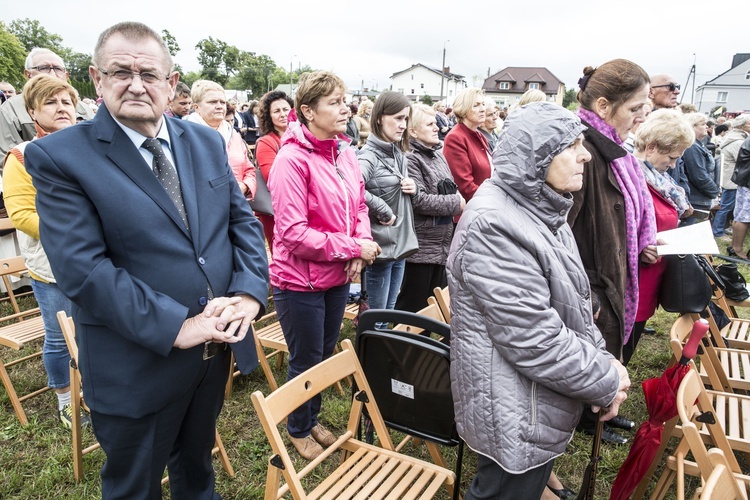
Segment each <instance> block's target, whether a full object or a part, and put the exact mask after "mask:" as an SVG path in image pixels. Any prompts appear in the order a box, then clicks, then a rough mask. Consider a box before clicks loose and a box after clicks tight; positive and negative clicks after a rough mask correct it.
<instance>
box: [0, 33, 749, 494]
mask: <svg viewBox="0 0 750 500" xmlns="http://www.w3.org/2000/svg"><path fill="white" fill-rule="evenodd" d="M90 74H91V78H92V80H93V81H94V83H95V85H96V89H97V94H98V97H99V100H98V101H97V102H96V103H95V104H94V106H95V107H96V109H95V107H93V106H91V105H89V104H86V103H83V102H82V101H81V100H80V99H79V98H78V95H77V93H76V91H75V89H73V88H72V87H71V86H70V85H69V84H68V83H66V80H67V72H66V69H65V65H64V63H63V61H62V59H61V58H60V57H59V56H58V55H57V54H54V53H53V52H51V51H49V50H46V49H34V50H32V51H31V52H30V53H29V55H28V58H27V60H26V69H25V75H26V77H27V78H28V82H27V83H26V84H25V86H24V87H23V91H22V92H20V93H19V94H18V95H14V94H15V90H14V89H13V88H12V86H9V85H8V84H7V83H6V82H0V90H2V92H3V94H4V95H5V96H6V97H7V98H8V100H7V102H5V103H4V104H3V105H2V106H0V150H2V151H3V153H8V152H9V154H8V155H7V156H6V159H5V161H4V165H3V172H2V174H3V185H2V191H3V195H4V201H5V206H6V208H7V211H8V215H9V217H10V219H11V221H12V222H13V224H14V225H15V227H16V228H17V229H18V235H19V236H18V237H19V243H20V248H21V254H22V256H23V258H24V260H25V261H26V264H27V267H28V269H29V271H30V273H31V277H32V284H33V287H34V292H35V295H36V298H37V301H38V302H39V306H40V309H41V312H42V315H43V318H44V324H45V329H46V337H45V344H44V358H43V359H44V364H45V368H46V370H47V374H48V383H49V386H50V387H52V388H53V389H55V392H57V394H58V403H59V405H58V414H59V418H60V419H61V421H62V422H63V423H64V424H65V425H67V426H70V421H71V416H70V412H71V410H70V389H69V385H70V382H69V379H68V372H67V364H68V362H69V357H68V355H67V348H66V346H65V343H64V341H63V339H62V334H61V333H60V331H59V326H57V321H56V318H55V314H56V312H57V311H58V310H65V311H66V312H68V313H69V314H71V315H72V316H73V317H74V319H75V322H76V330H77V335H78V341H79V344H80V346H81V350H80V358H81V359H80V367H81V371H82V375H83V381H84V393H85V398H86V401H87V404H88V405H89V407H90V409H91V420H92V421H93V424H94V432H95V433H96V436H97V439H98V440H99V442H100V443H101V444H102V447H103V448H104V451H105V453H106V454H107V462H106V464H105V466H104V468H103V470H102V492H103V495H104V496H105V497H112V498H114V497H125V496H128V497H129V496H139V495H143V496H148V495H149V494H155V492H156V491H160V490H158V488H159V484H160V480H161V475H162V473H163V470H164V468H165V466H166V467H167V468H168V470H169V475H170V481H171V484H172V492H173V496H177V497H179V496H180V495H181V494H184V495H187V496H191V497H192V496H194V494H195V493H196V492H203V493H206V494H208V496H210V494H212V492H213V488H214V481H213V470H212V467H211V463H210V451H211V448H212V447H213V439H214V426H215V422H216V418H217V416H218V414H219V412H220V410H221V406H222V397H223V391H222V387H223V383H224V379H225V378H226V374H227V373H228V363H229V350H228V349H229V348H231V349H232V351H233V352H234V355H235V358H236V360H237V363H238V367H239V369H240V370H241V371H242V372H243V373H247V372H249V371H250V370H252V369H254V367H255V366H256V365H257V355H258V354H259V353H256V352H255V348H254V344H253V342H252V339H250V338H248V337H247V333H248V329H249V326H250V322H251V321H252V320H254V319H255V318H258V317H260V315H261V314H262V312H263V311H264V310H265V307H266V300H267V297H268V286H269V283H270V286H271V287H272V297H273V303H274V307H275V309H276V311H277V313H278V318H279V323H280V325H281V328H282V330H283V333H284V337H285V339H286V342H287V345H288V349H289V372H288V379H289V380H291V379H292V378H294V377H295V376H297V375H298V374H300V373H302V372H304V371H305V370H307V369H309V368H310V367H312V366H314V365H316V364H317V363H320V362H321V361H322V360H324V359H326V358H327V357H329V356H331V355H332V353H333V350H334V348H335V345H336V342H337V340H338V338H339V334H340V325H341V321H342V318H343V315H344V309H345V307H346V304H347V300H348V299H349V291H350V284H351V283H352V282H355V281H361V285H362V287H363V289H366V291H367V294H368V296H369V305H370V307H373V308H378V309H393V308H396V309H400V310H407V311H412V312H416V311H419V310H420V309H421V308H423V307H424V306H425V305H426V303H427V298H428V297H429V296H430V295H431V294H432V290H433V289H434V288H435V287H445V286H448V287H449V291H450V298H451V312H452V322H451V328H452V334H451V356H452V365H451V379H452V387H453V393H454V398H455V410H456V423H457V428H458V432H459V434H460V435H461V437H462V438H463V439H464V440H465V441H466V443H467V444H468V445H469V447H470V448H471V449H472V450H474V451H475V452H477V453H478V455H479V462H478V467H477V474H476V476H475V477H474V479H473V481H472V482H471V486H470V488H469V490H468V492H467V493H466V497H465V498H469V499H475V498H514V499H525V498H528V499H538V498H550V497H551V498H556V497H558V496H559V497H561V498H570V497H572V496H574V493H573V492H572V491H571V490H570V489H568V488H566V487H564V486H563V485H562V484H561V483H560V482H559V480H557V478H556V476H555V475H554V472H553V468H554V462H555V459H556V457H558V456H560V455H561V454H562V453H564V452H565V447H566V445H567V443H568V442H569V440H570V438H571V436H572V434H573V432H574V431H575V429H576V428H578V429H579V430H581V431H583V432H586V433H593V429H594V426H595V423H596V420H597V418H600V419H602V420H606V421H607V422H608V423H607V425H606V428H605V431H604V434H603V439H604V440H605V441H606V442H609V443H615V444H623V443H625V442H627V438H626V437H624V436H623V435H621V434H620V433H618V431H617V430H616V429H625V430H629V429H632V428H633V427H634V426H635V422H632V421H630V420H629V419H627V418H625V417H624V416H622V415H619V414H618V412H619V407H620V405H621V404H622V403H623V402H624V401H625V399H626V398H627V391H628V388H629V386H630V379H629V376H628V371H627V368H626V367H627V365H628V363H629V361H630V360H631V358H632V356H633V353H634V351H635V349H636V347H637V344H638V340H639V339H640V337H641V335H642V334H643V332H644V330H645V328H646V322H647V321H648V319H649V318H650V317H651V316H652V315H653V314H654V311H655V310H656V308H657V307H658V296H659V289H660V287H661V286H662V283H661V280H662V274H663V272H664V263H663V261H662V260H661V259H659V258H658V255H657V245H658V244H660V242H659V241H657V238H656V234H657V232H660V231H664V230H667V229H673V228H676V227H678V226H679V225H687V224H693V223H695V222H698V221H700V220H703V219H706V218H708V217H709V214H710V213H711V212H716V215H715V217H713V222H712V227H713V233H714V235H715V236H717V237H721V238H726V237H728V236H727V235H731V236H732V246H731V247H730V253H732V254H734V255H736V256H739V257H742V258H747V253H746V252H745V251H744V249H743V243H744V237H745V234H746V233H747V229H748V226H749V225H750V175H747V176H745V177H743V176H737V175H734V174H735V173H736V172H737V171H738V170H739V169H741V167H742V166H743V165H744V164H747V168H748V169H750V139H748V136H749V134H750V117H748V115H740V116H737V117H735V118H734V119H733V120H722V123H713V122H712V120H711V119H709V118H708V117H706V116H705V115H702V114H699V113H697V112H695V110H691V109H689V108H688V109H684V110H681V109H680V110H678V109H676V108H677V96H678V95H679V92H680V86H679V85H678V84H677V83H676V82H675V81H674V79H673V78H671V77H670V76H669V75H652V76H649V75H648V73H647V72H646V71H645V70H644V69H643V68H641V67H640V66H638V65H637V64H635V63H633V62H631V61H627V60H624V59H615V60H612V61H608V62H606V63H604V64H601V65H600V66H598V67H593V66H589V67H586V68H585V69H584V71H583V76H582V77H581V79H580V80H579V82H578V86H579V88H580V90H579V92H578V96H577V97H578V103H579V105H580V107H579V108H578V110H577V112H575V113H573V112H571V111H568V110H566V109H564V108H562V107H561V106H559V105H557V104H555V103H552V102H548V101H547V98H546V96H545V95H544V93H542V92H539V91H533V90H532V91H529V92H528V93H527V94H526V95H524V96H523V99H522V100H521V101H519V103H518V104H517V105H516V106H514V107H513V108H512V109H509V110H505V109H500V107H499V106H498V105H497V103H496V102H495V101H494V100H493V99H492V98H491V97H489V96H487V95H485V93H484V92H483V91H482V90H481V89H479V88H467V89H464V90H462V91H460V92H459V93H458V94H457V95H456V96H455V99H454V100H453V102H452V103H451V105H452V108H449V107H447V106H446V103H445V102H442V101H441V102H437V103H435V104H434V105H433V106H427V105H424V104H415V103H412V102H411V101H410V100H409V99H408V98H406V97H405V96H404V95H402V94H401V93H398V92H392V91H386V92H383V93H382V94H380V95H379V96H378V97H377V98H376V99H375V101H374V102H373V101H372V100H370V99H368V98H362V99H360V100H359V101H358V102H349V103H347V90H346V85H345V84H344V82H343V81H342V80H341V78H339V77H338V76H337V75H335V74H333V73H331V72H327V71H315V72H311V73H306V74H304V75H302V76H301V78H300V81H299V85H298V88H297V89H296V92H295V95H294V96H293V98H292V96H288V95H286V94H285V93H284V92H281V91H278V90H276V91H271V92H268V93H267V94H265V95H264V96H262V98H261V99H260V100H259V101H253V102H249V103H242V104H240V103H237V102H234V101H231V100H227V98H226V93H225V91H224V89H223V88H222V87H221V85H219V84H218V83H216V82H212V81H208V80H198V81H196V82H195V83H193V85H192V86H191V87H188V86H187V85H185V84H184V83H182V82H180V81H179V74H178V73H176V72H174V71H173V64H172V60H171V56H170V55H169V52H168V50H167V49H166V48H165V47H164V45H163V42H162V41H161V37H160V35H159V34H158V33H156V32H154V31H153V30H151V29H150V28H148V27H147V26H145V25H142V24H139V23H120V24H117V25H115V26H112V27H111V28H109V29H107V30H106V31H104V32H103V33H102V34H101V35H100V38H99V40H98V41H97V44H96V47H95V51H94V57H93V65H92V66H91V68H90ZM652 110H653V112H652ZM212 129H213V130H212ZM743 162H744V163H743ZM91 172H97V175H96V176H92V175H90V173H91ZM264 191H267V194H268V196H270V200H271V205H272V210H271V211H269V212H268V213H256V214H254V213H253V209H252V208H251V203H253V202H254V201H255V200H256V197H260V196H261V195H262V192H264ZM732 219H733V222H732ZM604 241H606V242H607V244H606V245H603V244H602V242H604ZM264 243H265V244H264ZM266 245H267V247H266ZM266 248H268V252H270V263H269V260H268V258H267V251H266ZM378 327H380V328H387V327H388V325H387V324H381V325H378ZM600 409H601V411H600ZM320 410H321V399H320V397H319V396H318V397H316V398H313V399H312V400H310V401H309V402H307V403H305V404H304V405H303V406H301V407H300V408H298V409H297V410H296V411H294V412H293V413H292V414H291V415H290V416H289V419H288V421H287V423H286V426H287V431H288V436H289V440H290V442H291V443H292V445H293V446H294V447H295V448H296V450H297V451H298V452H299V455H300V456H301V457H303V458H305V459H307V460H312V459H315V458H316V457H318V456H319V455H320V454H321V453H322V452H323V447H325V446H329V445H330V444H332V443H333V442H334V441H335V439H336V438H335V436H334V435H333V433H331V432H330V430H328V429H327V428H326V427H325V426H324V425H323V423H321V422H320V421H319V420H318V416H319V414H320ZM87 418H88V417H87ZM124 428H128V429H130V430H129V431H128V432H122V429H124ZM157 436H158V439H157ZM165 436H166V437H165Z"/></svg>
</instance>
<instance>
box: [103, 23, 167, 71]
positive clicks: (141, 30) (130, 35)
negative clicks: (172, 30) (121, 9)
mask: <svg viewBox="0 0 750 500" xmlns="http://www.w3.org/2000/svg"><path fill="white" fill-rule="evenodd" d="M112 35H121V36H123V37H124V38H126V39H128V40H131V41H141V40H144V39H147V38H151V39H152V40H154V41H156V42H157V43H158V44H159V45H160V46H161V50H162V53H163V55H164V63H165V66H166V70H167V73H171V71H172V68H174V62H173V61H172V55H171V54H170V53H169V49H167V46H166V45H165V44H164V39H163V38H162V37H161V35H159V33H157V32H156V31H154V30H153V29H151V28H149V27H148V26H146V25H145V24H143V23H137V22H133V21H125V22H122V23H117V24H115V25H114V26H110V27H109V28H107V29H106V30H104V31H102V33H101V34H100V35H99V39H98V40H97V41H96V46H95V47H94V57H92V59H91V61H92V62H93V63H94V66H96V67H98V68H100V67H101V65H102V63H103V62H104V61H103V60H102V59H103V57H104V54H103V48H104V45H105V44H106V43H107V41H108V40H109V39H110V37H111V36H112Z"/></svg>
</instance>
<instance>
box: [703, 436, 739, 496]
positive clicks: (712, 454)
mask: <svg viewBox="0 0 750 500" xmlns="http://www.w3.org/2000/svg"><path fill="white" fill-rule="evenodd" d="M708 458H709V460H710V461H711V464H712V466H713V470H712V471H711V475H709V476H708V478H707V479H706V484H705V485H704V486H703V491H702V493H701V496H700V498H701V500H747V491H746V490H745V486H744V485H740V484H739V483H738V482H737V480H736V479H735V477H734V474H732V470H731V469H730V466H729V463H728V462H727V457H726V455H724V453H723V452H722V451H721V450H720V449H718V448H713V449H711V450H710V451H709V452H708Z"/></svg>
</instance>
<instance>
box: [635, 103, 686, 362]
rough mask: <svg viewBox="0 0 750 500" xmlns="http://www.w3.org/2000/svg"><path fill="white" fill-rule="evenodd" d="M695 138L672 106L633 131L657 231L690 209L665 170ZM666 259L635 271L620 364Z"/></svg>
mask: <svg viewBox="0 0 750 500" xmlns="http://www.w3.org/2000/svg"><path fill="white" fill-rule="evenodd" d="M693 141H695V133H694V132H693V129H692V127H691V126H690V124H689V123H688V122H687V120H685V117H684V116H683V115H682V113H680V112H679V111H676V110H673V109H660V110H657V111H654V112H653V113H651V115H650V116H649V117H648V119H646V121H645V122H644V123H642V124H641V125H640V127H638V131H637V132H636V135H635V143H634V146H635V151H634V153H633V155H634V156H635V157H636V158H637V159H638V161H639V162H640V165H641V170H642V171H643V175H644V177H645V179H646V184H647V185H648V191H649V193H650V194H651V200H652V201H653V205H654V217H655V221H656V231H657V232H661V231H667V230H669V229H675V228H676V227H677V225H678V224H679V221H680V219H683V218H685V217H688V216H690V214H691V213H692V212H693V209H692V207H691V206H690V202H689V201H688V198H687V195H686V194H685V190H684V189H682V188H681V187H680V186H679V185H678V184H677V183H676V182H675V181H674V179H672V177H671V176H670V175H669V174H668V173H667V171H669V170H670V169H673V168H674V167H675V165H676V164H677V161H678V160H679V159H680V157H681V156H682V154H683V153H684V152H685V150H686V149H687V148H688V147H690V145H691V144H692V143H693ZM665 266H666V261H664V260H663V259H661V260H659V261H657V262H654V263H653V264H649V265H643V266H641V267H640V268H639V273H638V312H637V313H636V315H635V323H634V325H633V330H632V332H631V333H630V339H629V340H628V342H627V343H626V344H625V345H624V347H623V352H622V358H623V364H624V365H626V366H627V364H628V362H629V361H630V358H631V357H632V356H633V353H634V352H635V348H636V346H637V345H638V340H639V339H640V337H641V334H642V333H643V329H644V327H645V326H646V321H648V319H649V318H650V317H651V316H653V314H654V311H656V307H657V306H658V303H659V290H660V288H661V277H662V274H664V268H665Z"/></svg>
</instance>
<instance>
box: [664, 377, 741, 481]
mask: <svg viewBox="0 0 750 500" xmlns="http://www.w3.org/2000/svg"><path fill="white" fill-rule="evenodd" d="M708 413H711V414H712V415H713V416H714V417H715V416H716V410H715V409H714V407H713V404H712V403H711V399H710V397H709V395H708V393H706V388H705V387H704V386H703V382H701V379H700V375H699V374H698V371H697V370H696V369H695V367H691V368H690V370H689V371H688V373H687V374H686V375H685V378H683V380H682V382H681V383H680V387H679V389H678V390H677V414H678V415H679V417H680V421H681V422H682V433H683V435H684V436H685V439H686V440H687V442H688V444H689V445H690V451H691V452H692V453H693V457H694V458H695V462H696V464H698V468H699V469H700V472H701V476H702V477H703V479H706V478H708V476H709V475H710V474H711V472H712V470H713V466H712V464H711V461H710V460H709V458H708V452H707V450H706V445H705V443H704V442H703V439H702V438H701V435H700V427H702V426H703V425H705V426H706V427H707V430H708V432H709V434H710V436H711V439H712V440H713V443H714V444H715V445H716V447H717V448H719V449H720V450H721V451H723V452H724V453H725V454H726V455H727V458H726V460H727V461H728V463H729V465H730V470H732V471H734V472H737V473H741V469H740V466H739V463H738V462H737V459H736V458H735V456H734V452H733V451H732V446H731V445H730V444H729V440H728V439H727V435H726V433H725V432H724V429H723V428H722V427H721V424H720V423H719V422H718V419H717V420H716V423H714V424H703V423H701V422H700V421H698V420H696V419H697V418H698V417H699V416H700V415H705V414H708ZM729 457H731V458H729Z"/></svg>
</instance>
